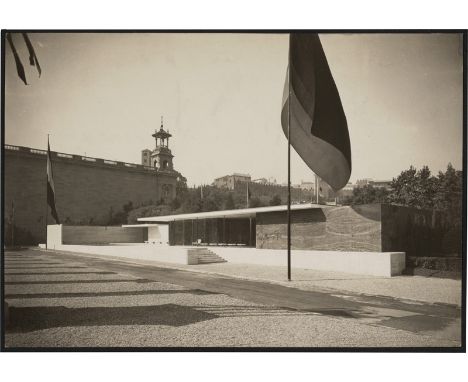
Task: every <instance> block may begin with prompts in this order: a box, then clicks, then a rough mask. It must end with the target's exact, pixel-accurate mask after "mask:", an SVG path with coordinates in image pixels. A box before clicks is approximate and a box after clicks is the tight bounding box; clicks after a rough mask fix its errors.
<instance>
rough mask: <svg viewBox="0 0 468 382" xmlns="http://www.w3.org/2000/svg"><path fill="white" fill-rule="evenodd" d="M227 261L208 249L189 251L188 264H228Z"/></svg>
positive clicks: (191, 249)
mask: <svg viewBox="0 0 468 382" xmlns="http://www.w3.org/2000/svg"><path fill="white" fill-rule="evenodd" d="M226 262H227V261H226V260H225V259H223V258H222V257H220V256H218V255H217V254H216V253H214V252H213V251H210V250H209V249H208V248H189V249H187V264H189V265H195V264H210V263H226Z"/></svg>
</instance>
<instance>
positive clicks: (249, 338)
mask: <svg viewBox="0 0 468 382" xmlns="http://www.w3.org/2000/svg"><path fill="white" fill-rule="evenodd" d="M18 254H21V259H22V260H21V261H23V260H29V262H32V261H33V260H34V262H36V263H42V264H43V266H47V264H46V263H52V262H53V263H57V262H61V263H62V264H59V265H60V267H57V268H55V267H54V268H50V269H49V270H48V269H47V268H43V269H42V271H41V272H39V270H38V269H37V267H38V266H40V264H34V267H32V266H30V265H27V264H26V263H27V262H26V261H25V264H23V265H21V267H23V269H22V270H18V269H16V268H17V267H18V265H14V266H13V265H10V264H12V263H15V261H13V259H19V257H17V256H16V255H18ZM6 259H8V260H10V259H11V261H8V262H7V264H8V265H7V266H6V270H5V273H6V279H5V282H6V283H5V294H6V300H7V301H8V303H9V306H10V316H11V320H10V324H9V326H8V328H7V332H6V346H7V347H83V346H84V347H101V346H106V347H119V346H125V347H129V346H131V347H141V346H143V347H144V346H150V347H173V346H178V347H185V346H189V347H212V346H216V347H233V346H235V347H264V346H267V347H283V346H292V347H317V346H320V347H327V346H336V347H341V346H351V347H362V346H366V347H367V346H369V347H375V346H377V347H386V346H401V347H404V346H411V347H418V346H424V347H426V346H458V345H459V343H458V342H457V341H450V340H447V339H443V338H439V336H438V335H437V333H434V332H430V331H424V330H421V331H420V332H418V333H414V332H409V331H405V330H399V329H394V328H391V327H386V326H381V325H379V323H378V320H377V319H376V318H375V317H372V316H370V317H369V318H368V319H360V320H358V319H352V318H346V317H333V316H329V315H321V314H317V313H310V312H301V311H294V310H290V309H284V308H278V307H274V306H266V305H261V304H254V303H251V302H248V301H243V300H240V299H236V298H232V297H230V296H227V295H224V294H216V293H209V292H204V291H200V290H192V289H187V288H184V287H181V286H178V285H173V284H169V283H162V282H154V281H149V280H145V279H139V278H136V277H132V276H129V275H125V274H99V273H91V272H100V271H104V272H105V270H103V269H97V268H88V267H87V268H78V269H77V268H72V267H76V266H81V265H80V263H79V261H75V262H73V263H71V262H70V263H66V262H65V261H63V262H62V261H60V260H59V259H58V257H57V255H48V254H45V253H44V252H32V251H31V252H29V251H28V252H12V253H8V252H7V253H6ZM16 262H19V260H18V261H16ZM55 265H56V264H54V266H55ZM223 265H224V267H223V268H220V267H219V266H217V267H211V266H197V267H203V268H199V269H202V270H205V271H206V270H208V271H218V272H220V271H221V270H222V271H223V273H225V274H228V272H233V273H236V272H237V273H236V275H237V276H239V275H238V273H239V270H240V269H244V272H247V274H248V275H251V274H252V273H251V272H254V271H256V272H257V273H256V276H257V278H262V277H261V276H263V277H265V275H266V276H268V277H269V276H270V275H273V274H276V273H274V272H277V274H279V273H280V272H282V269H278V270H276V269H273V270H270V271H265V270H263V272H264V273H263V274H261V275H258V270H256V269H251V268H245V267H242V266H236V267H229V266H228V267H226V266H225V265H226V264H223ZM10 267H15V269H11V268H10ZM273 268H275V267H273ZM276 268H278V267H276ZM226 269H227V271H226ZM245 269H247V271H245ZM59 270H60V272H62V273H61V274H51V273H52V272H58V271H59ZM77 270H79V271H80V272H90V273H87V274H84V273H81V274H76V272H75V271H77ZM273 271H274V272H273ZM19 272H24V273H27V272H29V273H42V274H29V275H13V274H11V273H19ZM249 272H250V273H249ZM268 272H272V273H268ZM299 274H300V273H299V271H296V272H295V273H294V275H295V276H296V277H298V278H299ZM307 274H308V277H309V276H310V275H311V274H310V273H309V272H308V273H307ZM278 277H279V276H278ZM335 277H336V276H335ZM339 280H341V281H345V282H349V281H358V282H360V281H362V279H359V278H358V279H354V278H349V276H348V279H339ZM364 280H371V281H372V279H364ZM316 281H317V282H318V281H322V282H324V281H327V280H326V279H324V277H323V275H322V278H321V279H320V280H316ZM335 281H336V280H335ZM379 281H380V280H379ZM431 281H434V280H431ZM275 282H281V281H280V280H275ZM307 282H311V281H310V280H308V281H307ZM312 282H314V281H312ZM295 283H301V282H300V281H295ZM288 285H292V283H291V284H288ZM312 286H313V284H310V285H306V286H304V285H301V287H312ZM320 286H323V285H322V284H320ZM382 309H383V311H382ZM380 310H381V312H380V313H382V312H383V313H384V314H385V315H387V316H388V317H395V316H402V315H403V316H404V315H405V313H404V312H401V311H398V312H396V311H394V312H392V311H391V309H387V311H385V309H384V308H381V309H380Z"/></svg>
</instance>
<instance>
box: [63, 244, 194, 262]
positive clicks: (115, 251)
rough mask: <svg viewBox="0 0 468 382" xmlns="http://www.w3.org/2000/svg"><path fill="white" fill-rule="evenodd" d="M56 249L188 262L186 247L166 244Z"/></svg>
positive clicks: (87, 246)
mask: <svg viewBox="0 0 468 382" xmlns="http://www.w3.org/2000/svg"><path fill="white" fill-rule="evenodd" d="M55 249H57V250H62V251H71V252H78V253H88V254H94V255H104V256H116V257H124V258H127V259H138V260H152V261H161V262H168V263H176V264H187V249H186V248H182V247H169V246H166V245H155V244H133V245H130V244H129V245H60V246H57V248H55Z"/></svg>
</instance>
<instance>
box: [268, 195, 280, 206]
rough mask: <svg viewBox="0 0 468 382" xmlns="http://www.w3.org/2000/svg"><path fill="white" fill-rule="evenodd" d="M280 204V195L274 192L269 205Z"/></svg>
mask: <svg viewBox="0 0 468 382" xmlns="http://www.w3.org/2000/svg"><path fill="white" fill-rule="evenodd" d="M279 205H281V197H280V196H279V195H278V194H276V195H275V196H273V197H272V198H271V199H270V206H279Z"/></svg>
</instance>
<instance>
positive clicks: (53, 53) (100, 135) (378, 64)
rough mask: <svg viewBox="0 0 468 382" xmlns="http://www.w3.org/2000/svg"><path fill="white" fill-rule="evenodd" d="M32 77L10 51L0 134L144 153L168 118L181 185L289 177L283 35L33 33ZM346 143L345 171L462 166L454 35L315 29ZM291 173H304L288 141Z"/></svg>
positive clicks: (83, 149)
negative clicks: (348, 161) (348, 160)
mask: <svg viewBox="0 0 468 382" xmlns="http://www.w3.org/2000/svg"><path fill="white" fill-rule="evenodd" d="M13 38H14V41H15V43H16V47H17V50H18V51H19V54H20V56H21V57H22V58H23V63H25V69H26V75H27V78H28V83H29V85H28V86H25V85H24V84H23V83H22V82H21V80H20V79H19V78H18V76H17V74H16V68H15V65H14V60H13V56H12V54H11V50H10V49H9V47H8V46H7V47H6V58H5V65H6V68H5V69H6V74H5V86H6V89H5V95H6V97H5V105H6V108H5V143H6V144H12V145H19V146H28V147H34V148H40V149H46V147H47V134H50V144H51V149H52V150H53V151H59V152H65V153H71V154H79V155H87V156H91V157H97V158H105V159H111V160H119V161H124V162H130V163H140V162H141V150H142V149H145V148H149V149H153V148H154V145H155V142H154V138H153V137H151V134H153V133H154V130H155V129H159V126H160V118H161V116H164V127H165V129H168V130H169V131H170V133H171V134H172V135H173V137H172V138H171V140H170V142H169V145H170V148H171V150H172V153H173V155H175V157H174V167H175V169H176V170H178V171H180V172H181V173H182V174H183V175H184V176H185V177H186V178H187V182H188V184H189V185H198V184H210V183H211V182H212V181H213V179H214V178H217V177H220V176H223V175H227V174H232V173H234V172H240V173H247V174H251V175H252V178H253V179H256V178H261V177H266V178H269V177H273V178H276V180H277V181H278V183H282V182H285V181H286V179H287V140H286V138H285V136H284V134H283V132H282V129H281V123H280V114H281V101H282V94H283V86H284V80H285V75H286V67H287V55H288V54H287V52H288V36H287V35H286V34H247V33H246V34H232V33H231V34H211V33H203V34H188V33H181V34H157V33H155V34H151V33H115V34H92V33H82V34H80V33H65V34H64V33H50V34H34V33H31V34H30V38H31V41H32V43H33V45H34V47H35V50H36V54H37V56H38V59H39V62H40V64H41V67H42V75H41V77H40V78H39V77H38V74H37V72H36V71H35V68H33V67H29V65H27V64H28V55H27V51H26V47H25V46H24V43H23V41H22V39H21V38H20V36H19V35H14V36H13ZM320 39H321V41H322V45H323V48H324V51H325V54H326V56H327V59H328V62H329V65H330V69H331V72H332V74H333V77H334V79H335V82H336V85H337V88H338V91H339V93H340V96H341V100H342V103H343V108H344V111H345V114H346V117H347V121H348V128H349V133H350V140H351V153H352V154H351V155H352V173H351V178H350V180H351V181H352V182H355V181H356V180H357V179H362V178H373V179H377V180H383V179H392V178H393V177H396V176H397V175H398V174H399V173H400V172H401V171H402V170H405V169H407V168H409V166H411V165H413V166H415V167H417V168H420V167H421V166H423V165H428V166H429V168H430V169H431V170H432V172H433V173H437V172H438V171H439V170H445V168H446V167H447V164H448V163H449V162H451V163H452V164H453V165H454V167H455V168H457V169H461V168H462V148H463V142H462V140H463V135H462V132H463V125H462V123H463V119H462V112H463V97H462V96H463V86H462V85H463V84H462V82H463V81H462V80H463V67H462V65H463V62H462V61H463V55H462V37H461V35H457V34H321V35H320ZM291 178H292V183H300V182H301V181H311V180H313V179H314V175H313V173H312V171H311V170H310V169H309V168H308V167H307V166H306V165H305V164H304V163H303V162H302V160H301V159H300V157H299V156H298V155H297V154H296V153H295V152H294V150H292V158H291Z"/></svg>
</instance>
